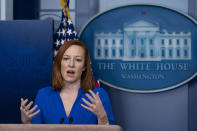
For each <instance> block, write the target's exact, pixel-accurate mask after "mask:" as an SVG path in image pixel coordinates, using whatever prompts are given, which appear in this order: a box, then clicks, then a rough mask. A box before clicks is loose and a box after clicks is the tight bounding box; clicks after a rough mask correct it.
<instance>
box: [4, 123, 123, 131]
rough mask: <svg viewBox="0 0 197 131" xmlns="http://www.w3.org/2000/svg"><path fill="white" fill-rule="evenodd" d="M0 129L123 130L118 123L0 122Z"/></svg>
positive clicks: (26, 130)
mask: <svg viewBox="0 0 197 131" xmlns="http://www.w3.org/2000/svg"><path fill="white" fill-rule="evenodd" d="M0 131H123V129H122V128H121V127H120V126H118V125H64V124H0Z"/></svg>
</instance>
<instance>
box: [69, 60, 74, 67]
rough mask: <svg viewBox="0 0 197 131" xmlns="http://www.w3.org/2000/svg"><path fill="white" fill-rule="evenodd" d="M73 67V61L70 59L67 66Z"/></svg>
mask: <svg viewBox="0 0 197 131" xmlns="http://www.w3.org/2000/svg"><path fill="white" fill-rule="evenodd" d="M74 65H75V63H74V60H73V59H71V60H70V61H69V66H70V67H74Z"/></svg>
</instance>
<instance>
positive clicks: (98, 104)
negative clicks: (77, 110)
mask: <svg viewBox="0 0 197 131" xmlns="http://www.w3.org/2000/svg"><path fill="white" fill-rule="evenodd" d="M89 93H90V94H91V95H92V96H90V95H89V94H88V93H86V96H87V97H88V99H89V100H90V101H91V102H92V103H90V102H88V101H87V100H86V99H84V98H82V100H83V102H84V103H85V104H86V105H87V106H86V105H84V104H81V106H82V107H83V108H85V109H87V110H89V111H91V112H92V113H94V114H95V115H96V116H97V118H98V124H108V123H109V121H108V118H107V114H106V112H105V109H104V107H103V103H102V101H101V99H100V97H99V92H97V93H96V94H95V93H94V92H93V91H91V90H89Z"/></svg>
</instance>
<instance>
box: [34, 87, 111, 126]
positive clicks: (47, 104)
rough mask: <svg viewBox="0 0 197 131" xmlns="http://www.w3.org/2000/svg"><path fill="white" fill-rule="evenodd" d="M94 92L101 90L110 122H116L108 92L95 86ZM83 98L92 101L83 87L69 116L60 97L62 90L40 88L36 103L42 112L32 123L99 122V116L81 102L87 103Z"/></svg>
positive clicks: (100, 94) (101, 96)
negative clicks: (83, 90)
mask: <svg viewBox="0 0 197 131" xmlns="http://www.w3.org/2000/svg"><path fill="white" fill-rule="evenodd" d="M93 92H94V93H95V94H96V92H99V96H100V99H101V101H102V103H103V106H104V109H105V111H106V113H107V117H108V120H109V123H110V124H114V116H113V113H112V108H111V104H110V100H109V97H108V94H107V92H106V91H105V90H104V89H102V88H97V87H95V88H94V90H93ZM82 98H85V99H86V100H88V101H89V102H90V100H89V99H88V97H86V95H85V93H84V92H82V89H81V88H79V90H78V96H77V98H76V100H75V102H74V104H73V106H72V109H71V112H70V114H69V116H67V115H66V113H65V109H64V105H63V102H62V100H61V97H60V91H59V90H57V91H54V90H53V89H52V87H46V88H42V89H40V90H39V92H38V94H37V96H36V99H35V104H36V105H38V109H40V112H39V113H38V114H37V115H36V116H34V117H33V119H32V120H31V123H32V124H98V120H97V116H96V115H94V114H93V113H92V112H90V111H89V110H87V109H85V108H83V107H82V106H81V104H84V105H86V104H85V103H84V102H83V101H82Z"/></svg>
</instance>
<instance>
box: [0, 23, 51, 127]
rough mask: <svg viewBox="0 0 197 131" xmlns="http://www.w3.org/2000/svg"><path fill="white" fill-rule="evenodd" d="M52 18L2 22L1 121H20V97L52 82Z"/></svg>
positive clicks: (28, 94)
mask: <svg viewBox="0 0 197 131" xmlns="http://www.w3.org/2000/svg"><path fill="white" fill-rule="evenodd" d="M52 27H53V25H52V21H0V62H1V63H0V74H1V75H0V83H1V85H0V89H1V91H0V103H1V107H0V116H1V118H0V123H20V98H21V97H23V98H29V100H33V99H34V97H35V95H36V93H37V91H38V89H39V88H41V87H44V86H48V85H51V80H52V79H51V70H52V58H53V57H52V55H53V53H52V44H53V43H52V41H53V28H52Z"/></svg>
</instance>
